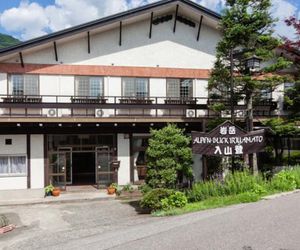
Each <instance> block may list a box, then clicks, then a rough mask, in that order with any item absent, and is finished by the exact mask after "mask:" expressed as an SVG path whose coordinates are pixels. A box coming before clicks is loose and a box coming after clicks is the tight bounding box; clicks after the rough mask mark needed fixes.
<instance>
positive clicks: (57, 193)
mask: <svg viewBox="0 0 300 250" xmlns="http://www.w3.org/2000/svg"><path fill="white" fill-rule="evenodd" d="M59 195H60V190H59V188H55V189H54V190H53V191H52V196H59Z"/></svg>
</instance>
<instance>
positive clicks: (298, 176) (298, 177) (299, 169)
mask: <svg viewBox="0 0 300 250" xmlns="http://www.w3.org/2000/svg"><path fill="white" fill-rule="evenodd" d="M291 172H292V174H293V175H294V177H295V181H296V188H297V189H300V166H299V165H298V166H296V167H295V168H294V169H292V170H291Z"/></svg>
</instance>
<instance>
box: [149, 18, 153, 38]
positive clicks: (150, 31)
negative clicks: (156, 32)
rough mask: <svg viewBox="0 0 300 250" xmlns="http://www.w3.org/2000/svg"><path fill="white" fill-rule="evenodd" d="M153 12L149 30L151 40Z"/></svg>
mask: <svg viewBox="0 0 300 250" xmlns="http://www.w3.org/2000/svg"><path fill="white" fill-rule="evenodd" d="M152 22H153V12H151V18H150V30H149V39H151V37H152V25H153V23H152Z"/></svg>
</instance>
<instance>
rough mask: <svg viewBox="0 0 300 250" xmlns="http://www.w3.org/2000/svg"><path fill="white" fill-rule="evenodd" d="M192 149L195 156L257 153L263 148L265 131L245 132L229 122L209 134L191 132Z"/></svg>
mask: <svg viewBox="0 0 300 250" xmlns="http://www.w3.org/2000/svg"><path fill="white" fill-rule="evenodd" d="M192 143H193V145H192V149H193V153H195V154H202V155H215V156H232V155H244V154H252V153H256V152H259V151H261V150H263V149H264V147H265V143H266V141H265V131H264V130H263V129H262V130H256V131H251V132H246V131H244V130H243V129H241V128H239V127H238V126H236V125H234V124H233V123H231V122H230V121H226V122H224V123H223V124H221V125H219V126H218V127H216V128H215V129H213V130H212V131H210V132H209V133H201V132H192Z"/></svg>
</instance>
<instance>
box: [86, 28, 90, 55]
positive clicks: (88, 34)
mask: <svg viewBox="0 0 300 250" xmlns="http://www.w3.org/2000/svg"><path fill="white" fill-rule="evenodd" d="M87 38H88V53H89V54H90V53H91V37H90V32H89V31H88V32H87Z"/></svg>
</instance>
